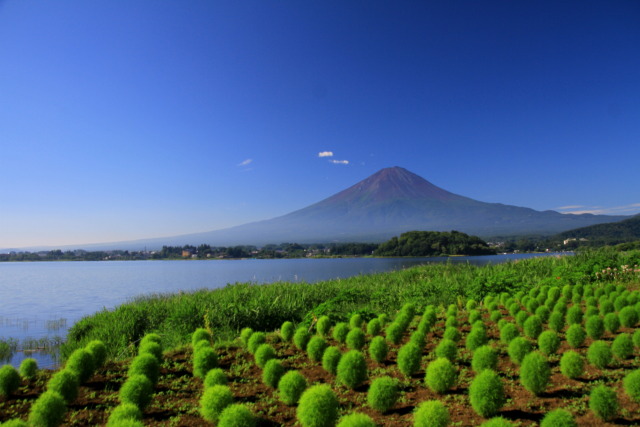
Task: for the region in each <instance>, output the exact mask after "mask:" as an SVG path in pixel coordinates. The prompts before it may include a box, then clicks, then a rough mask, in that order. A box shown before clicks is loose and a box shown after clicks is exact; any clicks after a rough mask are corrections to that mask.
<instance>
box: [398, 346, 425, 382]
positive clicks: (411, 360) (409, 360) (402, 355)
mask: <svg viewBox="0 0 640 427" xmlns="http://www.w3.org/2000/svg"><path fill="white" fill-rule="evenodd" d="M421 359H422V349H421V347H419V346H418V345H416V344H414V343H411V342H409V343H407V344H405V345H403V346H402V347H401V348H400V350H399V351H398V369H399V370H400V372H402V373H403V374H404V375H405V376H407V377H410V376H411V375H413V374H415V373H416V372H418V370H419V369H420V360H421Z"/></svg>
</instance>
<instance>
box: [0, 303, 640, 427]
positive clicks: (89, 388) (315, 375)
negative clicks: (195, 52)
mask: <svg viewBox="0 0 640 427" xmlns="http://www.w3.org/2000/svg"><path fill="white" fill-rule="evenodd" d="M505 314H506V313H505ZM507 317H508V316H507ZM460 320H461V321H462V318H461V319H460ZM485 321H486V322H487V325H491V327H490V328H489V336H490V338H491V339H492V340H493V344H494V345H495V346H496V348H497V349H498V350H499V352H500V354H501V359H500V363H499V365H498V372H499V373H500V375H501V377H502V378H503V380H504V384H505V390H506V393H507V398H508V400H507V404H506V405H505V406H504V407H503V408H502V410H501V411H500V412H499V413H498V415H499V416H502V417H504V418H507V419H509V420H511V421H512V422H514V424H516V425H522V426H528V425H537V424H538V423H539V422H540V420H541V419H542V418H543V416H544V415H545V414H546V413H547V412H548V411H550V410H552V409H555V408H563V409H566V410H568V411H570V412H571V413H572V414H573V415H574V416H575V418H576V420H577V422H578V424H579V425H581V426H607V425H640V405H638V403H636V402H633V401H632V400H631V399H629V398H628V397H627V395H626V394H625V393H624V391H623V389H622V381H621V380H622V378H623V377H624V376H625V375H626V374H627V373H628V372H630V371H631V370H632V369H636V368H637V367H638V366H639V362H640V359H638V358H637V357H636V358H635V359H629V360H625V361H617V362H615V365H614V366H612V367H611V368H610V369H607V370H604V371H600V370H598V369H595V368H593V367H592V366H588V367H587V370H586V373H585V375H584V376H583V377H582V378H580V379H578V380H571V379H568V378H565V377H564V376H563V375H562V374H560V371H559V367H558V361H559V357H558V356H552V357H551V358H550V362H551V366H552V378H551V382H550V385H549V387H548V388H547V390H546V392H545V393H544V394H543V395H542V396H534V395H532V394H531V393H530V392H528V391H527V390H525V389H524V387H522V385H521V384H520V381H519V377H518V366H516V365H514V364H513V363H512V362H511V361H510V360H509V358H508V355H507V354H506V348H505V346H504V345H503V344H502V343H500V341H499V337H498V335H497V327H496V326H495V324H494V323H492V322H490V320H488V319H486V320H485ZM460 329H461V330H462V333H463V339H462V340H460V342H459V349H458V350H459V354H458V362H457V366H458V370H459V376H458V382H457V384H456V386H455V387H454V388H453V389H451V390H449V391H448V392H447V393H445V394H443V395H438V394H436V393H434V392H432V391H431V390H429V389H428V388H427V387H426V386H425V384H424V374H425V368H426V365H427V364H428V363H429V361H431V360H433V358H434V355H433V351H434V349H435V346H436V345H437V344H438V343H439V342H440V340H441V338H442V331H443V330H444V327H443V322H442V321H440V322H439V323H438V324H437V325H436V326H435V327H434V328H433V332H430V333H429V335H428V336H427V345H426V347H425V351H424V356H425V357H424V359H423V363H422V369H421V370H420V371H419V372H418V373H417V374H416V375H414V376H412V377H411V378H406V377H404V375H402V374H401V373H400V372H399V370H398V369H397V366H396V363H395V362H396V354H397V351H398V348H399V347H400V346H393V345H391V346H390V353H389V357H388V361H387V362H385V363H384V364H377V363H375V362H372V361H370V360H369V362H368V363H369V366H368V368H369V377H370V378H375V377H378V376H382V375H389V376H392V377H395V378H397V379H398V380H399V381H400V384H401V389H402V393H401V397H400V399H399V401H398V403H397V404H396V406H395V407H394V408H393V409H392V410H391V411H389V412H388V413H386V414H379V413H377V412H376V411H374V410H373V409H371V408H369V407H368V406H367V405H366V400H367V389H368V387H369V384H370V381H367V382H366V383H365V384H364V385H362V386H361V387H358V388H357V389H356V390H350V389H348V388H346V387H345V386H343V385H340V384H338V383H337V382H336V379H335V377H334V376H333V375H331V374H329V373H327V372H326V371H325V370H324V369H322V366H321V363H318V362H313V361H311V360H310V359H309V358H308V357H307V356H306V354H304V353H303V352H301V351H299V350H298V349H297V348H295V347H294V346H293V344H289V343H282V342H280V341H279V340H278V338H277V336H275V335H272V336H270V337H269V340H268V341H269V342H270V343H271V344H272V345H273V346H274V347H275V348H276V350H277V353H278V358H279V359H281V361H282V363H283V365H284V366H285V367H286V368H287V369H297V370H299V371H301V373H302V374H303V375H304V376H305V377H306V378H307V381H308V383H309V384H313V383H327V384H330V385H331V386H332V388H333V390H334V391H335V392H336V394H337V396H338V399H339V401H340V412H341V414H347V413H350V412H353V411H358V412H364V413H366V414H368V415H369V416H371V418H373V419H374V421H375V422H376V423H377V424H379V425H383V426H408V425H412V421H413V415H412V414H413V411H414V409H415V408H416V407H417V406H418V405H419V404H420V403H421V402H423V401H425V400H430V399H439V400H441V401H443V402H444V403H445V405H446V407H447V408H448V410H449V413H450V415H451V421H452V425H457V426H473V425H479V424H481V423H482V422H483V421H485V420H484V419H483V418H482V417H480V416H479V415H477V414H476V413H475V412H474V411H473V409H472V408H471V405H470V403H469V398H468V393H467V390H468V387H469V384H470V382H471V380H472V379H473V377H474V373H473V371H472V369H471V366H470V359H471V354H470V352H469V351H468V350H466V349H465V348H464V338H465V337H466V334H467V333H468V331H469V327H468V325H467V326H461V327H460ZM620 332H633V330H621V331H620ZM408 337H409V334H406V335H405V340H407V339H408ZM604 339H605V340H609V341H611V340H612V339H613V336H612V335H611V334H608V333H607V334H606V335H605V337H604ZM328 341H329V343H330V344H331V345H336V346H338V347H340V349H341V350H342V351H347V349H346V348H345V347H344V346H340V345H339V344H337V343H336V342H334V341H333V340H332V339H328ZM589 344H590V341H589V340H587V342H586V343H585V345H584V346H583V347H582V348H580V349H578V351H579V352H580V353H582V354H583V355H584V354H586V349H587V346H588V345H589ZM562 345H563V346H562V347H561V349H560V353H561V352H563V351H566V350H567V349H568V347H567V344H566V342H563V344H562ZM364 350H365V354H366V351H367V348H365V349H364ZM218 355H219V361H220V367H221V368H223V369H224V370H225V372H226V373H227V376H228V378H229V385H230V387H231V389H232V392H233V395H234V396H235V398H236V401H238V402H242V403H246V404H247V405H248V406H249V407H250V408H251V409H252V411H253V413H254V414H255V415H256V416H257V417H258V418H259V423H258V425H260V426H277V425H294V424H296V413H295V411H296V408H295V407H290V406H286V405H284V404H283V403H282V402H280V400H279V399H278V393H277V391H275V390H273V389H270V388H269V387H267V386H265V385H264V384H263V383H262V380H261V370H260V369H259V368H258V367H257V366H256V365H255V363H254V362H253V357H252V356H251V355H250V354H249V353H248V352H247V351H246V350H244V349H242V348H239V347H236V346H231V347H228V348H219V349H218ZM190 357H191V352H190V350H189V349H179V350H175V351H171V352H168V353H166V354H165V360H164V363H163V367H162V373H161V377H160V380H159V382H158V384H157V386H156V394H155V396H154V399H153V402H152V403H151V404H150V405H149V407H147V408H146V409H145V411H144V420H143V421H144V424H145V425H152V426H161V425H162V426H165V425H166V426H169V425H172V426H203V425H212V424H210V423H207V422H206V421H204V420H203V419H202V418H201V417H200V415H199V413H198V399H199V398H200V396H201V394H202V391H203V385H202V381H201V380H200V379H197V378H194V377H193V376H192V374H191V363H190ZM127 367H128V362H109V363H108V364H107V365H106V366H105V367H104V368H103V369H101V370H100V371H99V372H98V373H97V374H96V375H94V376H93V377H92V378H91V379H90V381H89V382H88V383H86V384H84V385H82V386H81V388H80V394H79V397H78V399H77V400H76V401H74V402H73V403H72V404H71V405H69V407H68V408H69V409H68V411H67V414H66V418H65V420H64V424H65V425H72V426H93V425H100V424H104V423H106V421H107V418H108V415H109V413H110V411H111V410H112V409H113V408H114V407H115V406H117V405H118V389H119V387H120V385H121V384H122V383H123V382H124V380H125V378H126V371H127ZM50 375H51V372H50V371H42V372H41V373H40V374H39V376H38V378H37V379H36V380H33V381H31V382H28V381H26V380H25V381H23V383H22V386H21V387H20V389H19V390H18V391H17V392H16V393H15V394H14V395H12V396H10V397H9V398H5V397H0V422H1V421H6V420H9V419H11V418H15V417H19V418H22V419H26V418H27V416H28V411H29V408H30V406H31V404H32V402H33V401H34V400H35V399H36V398H37V397H38V395H39V394H40V393H42V391H43V388H44V384H46V382H47V380H48V378H49V377H50ZM597 384H606V385H609V386H611V387H613V388H614V389H615V390H616V391H617V392H618V398H619V400H620V405H621V411H620V415H619V416H618V418H616V419H614V420H613V421H612V422H609V423H605V422H604V421H602V420H601V419H599V418H597V417H596V416H595V415H594V414H593V412H592V411H590V410H589V408H588V400H589V397H588V395H589V392H590V390H591V388H592V387H593V386H594V385H597Z"/></svg>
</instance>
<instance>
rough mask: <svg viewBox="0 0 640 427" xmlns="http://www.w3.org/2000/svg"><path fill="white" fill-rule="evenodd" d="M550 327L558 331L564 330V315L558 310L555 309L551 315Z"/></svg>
mask: <svg viewBox="0 0 640 427" xmlns="http://www.w3.org/2000/svg"><path fill="white" fill-rule="evenodd" d="M549 328H550V329H553V330H554V331H556V332H562V330H563V329H564V315H563V314H562V313H560V312H558V311H554V312H553V313H551V315H549Z"/></svg>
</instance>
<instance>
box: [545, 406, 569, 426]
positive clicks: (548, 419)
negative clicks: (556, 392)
mask: <svg viewBox="0 0 640 427" xmlns="http://www.w3.org/2000/svg"><path fill="white" fill-rule="evenodd" d="M540 427H578V423H577V422H576V420H575V419H574V418H573V415H571V412H569V411H565V410H564V409H555V410H553V411H551V412H547V414H546V415H545V416H544V418H543V419H542V422H541V423H540Z"/></svg>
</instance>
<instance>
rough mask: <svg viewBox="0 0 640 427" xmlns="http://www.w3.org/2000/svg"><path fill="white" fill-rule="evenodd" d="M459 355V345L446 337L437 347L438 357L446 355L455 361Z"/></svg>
mask: <svg viewBox="0 0 640 427" xmlns="http://www.w3.org/2000/svg"><path fill="white" fill-rule="evenodd" d="M457 355H458V346H457V345H456V343H455V341H452V340H449V339H447V338H444V339H443V340H442V341H440V343H439V344H438V346H437V347H436V357H444V358H447V359H449V360H450V361H452V362H453V361H455V359H456V356H457Z"/></svg>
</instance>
